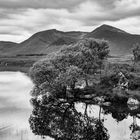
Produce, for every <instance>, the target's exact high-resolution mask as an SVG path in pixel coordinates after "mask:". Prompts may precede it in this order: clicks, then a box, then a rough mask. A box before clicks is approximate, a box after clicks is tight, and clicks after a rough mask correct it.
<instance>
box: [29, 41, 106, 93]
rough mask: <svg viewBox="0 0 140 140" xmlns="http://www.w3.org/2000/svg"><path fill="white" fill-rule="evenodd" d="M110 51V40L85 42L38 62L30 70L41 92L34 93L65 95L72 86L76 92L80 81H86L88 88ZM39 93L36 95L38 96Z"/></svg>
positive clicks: (38, 90)
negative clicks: (89, 82) (108, 41)
mask: <svg viewBox="0 0 140 140" xmlns="http://www.w3.org/2000/svg"><path fill="white" fill-rule="evenodd" d="M108 48H109V46H108V43H107V42H106V41H100V40H97V39H84V40H80V41H79V42H78V43H76V44H75V45H70V46H67V47H65V48H63V49H61V50H60V51H58V52H56V53H53V54H50V55H48V56H47V58H46V59H44V60H41V61H39V62H37V63H35V64H34V65H33V67H32V68H31V70H30V77H31V79H32V80H33V82H34V84H35V87H36V89H37V90H33V92H34V91H37V92H38V93H39V94H41V93H42V94H44V93H45V92H52V94H54V95H56V94H57V92H58V94H59V93H61V92H62V93H61V94H63V95H64V94H65V95H66V90H67V89H68V87H70V89H71V90H74V89H75V85H76V83H77V82H78V81H80V80H85V83H86V85H87V86H88V81H89V79H91V78H92V77H93V76H94V75H95V73H96V72H97V70H98V69H99V68H100V66H101V65H102V64H103V60H104V59H105V58H106V57H107V56H108V53H109V50H108ZM57 88H58V89H57ZM37 92H36V93H35V94H34V93H32V94H34V95H37V94H38V93H37Z"/></svg>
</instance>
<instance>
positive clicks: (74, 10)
mask: <svg viewBox="0 0 140 140" xmlns="http://www.w3.org/2000/svg"><path fill="white" fill-rule="evenodd" d="M102 24H109V25H112V26H115V27H118V28H120V29H123V30H125V31H127V32H129V33H133V34H140V0H0V40H9V41H15V42H21V41H23V40H25V39H27V38H28V37H30V36H31V35H32V34H34V33H36V32H38V31H41V30H48V29H52V28H53V29H54V28H55V29H57V30H62V31H70V30H78V31H92V30H94V29H95V28H96V27H98V26H100V25H102Z"/></svg>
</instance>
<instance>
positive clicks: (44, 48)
mask: <svg viewBox="0 0 140 140" xmlns="http://www.w3.org/2000/svg"><path fill="white" fill-rule="evenodd" d="M82 38H97V39H105V40H107V41H108V42H109V43H110V50H111V51H110V52H111V53H110V54H111V55H127V54H130V53H131V52H132V45H133V44H134V43H140V35H133V34H130V33H127V32H125V31H123V30H120V29H118V28H115V27H112V26H109V25H102V26H100V27H98V28H96V29H95V30H93V31H92V32H89V33H88V32H78V31H71V32H63V31H58V30H56V29H52V30H46V31H41V32H38V33H36V34H34V35H32V36H31V37H30V38H28V39H27V40H25V41H23V42H21V43H19V44H17V43H14V42H4V41H1V42H0V55H1V56H8V57H9V56H35V55H37V56H42V55H46V54H48V53H50V52H54V51H57V50H59V49H60V48H61V47H62V46H65V45H69V44H71V43H75V42H77V41H78V40H79V39H82Z"/></svg>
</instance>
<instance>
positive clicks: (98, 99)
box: [94, 96, 105, 104]
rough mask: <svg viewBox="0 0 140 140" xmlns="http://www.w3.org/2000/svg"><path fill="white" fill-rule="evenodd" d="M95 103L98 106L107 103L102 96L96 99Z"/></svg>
mask: <svg viewBox="0 0 140 140" xmlns="http://www.w3.org/2000/svg"><path fill="white" fill-rule="evenodd" d="M94 101H95V102H96V103H98V104H101V103H103V102H104V101H105V97H104V96H100V97H95V98H94Z"/></svg>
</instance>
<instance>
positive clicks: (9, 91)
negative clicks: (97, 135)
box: [0, 72, 140, 140]
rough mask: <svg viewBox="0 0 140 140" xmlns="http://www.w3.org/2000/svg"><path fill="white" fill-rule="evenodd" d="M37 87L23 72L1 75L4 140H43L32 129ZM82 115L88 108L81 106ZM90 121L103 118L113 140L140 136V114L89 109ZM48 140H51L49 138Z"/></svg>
mask: <svg viewBox="0 0 140 140" xmlns="http://www.w3.org/2000/svg"><path fill="white" fill-rule="evenodd" d="M32 87H33V83H32V82H31V80H30V79H29V77H27V76H26V75H25V74H23V73H21V72H0V140H41V137H37V136H34V134H32V132H31V130H30V126H29V122H28V119H29V116H30V114H31V111H32V106H31V105H30V102H29V100H30V98H31V96H30V90H31V89H32ZM75 108H76V110H77V111H78V112H84V109H85V104H84V103H77V104H75ZM87 112H88V115H89V117H95V118H98V117H100V118H101V119H103V120H104V122H103V124H104V127H105V128H106V129H107V130H108V133H109V135H110V140H130V139H134V135H137V137H138V136H139V135H140V119H139V118H140V111H139V109H137V110H131V109H128V108H127V107H112V106H111V107H102V108H101V110H100V107H99V106H96V105H88V108H87ZM46 140H51V138H49V137H47V138H46Z"/></svg>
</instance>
